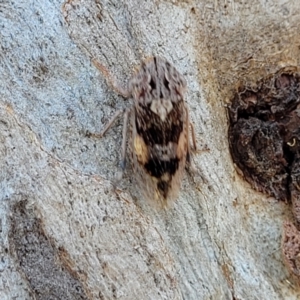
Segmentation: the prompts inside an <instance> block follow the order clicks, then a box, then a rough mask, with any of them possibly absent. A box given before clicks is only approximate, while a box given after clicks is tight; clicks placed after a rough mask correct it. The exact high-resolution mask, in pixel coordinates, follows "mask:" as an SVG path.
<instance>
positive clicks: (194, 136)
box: [190, 122, 197, 151]
mask: <svg viewBox="0 0 300 300" xmlns="http://www.w3.org/2000/svg"><path fill="white" fill-rule="evenodd" d="M190 126H191V133H192V141H193V150H194V151H197V142H196V135H195V127H194V124H193V123H191V122H190Z"/></svg>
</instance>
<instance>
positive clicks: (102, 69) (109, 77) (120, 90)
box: [82, 46, 130, 99]
mask: <svg viewBox="0 0 300 300" xmlns="http://www.w3.org/2000/svg"><path fill="white" fill-rule="evenodd" d="M82 47H83V48H84V49H85V51H86V53H87V54H88V56H89V58H90V60H91V62H92V63H93V65H94V66H95V67H96V68H97V69H98V70H99V71H100V72H101V73H102V74H103V76H104V77H105V79H106V81H107V83H108V85H109V86H110V87H111V88H112V89H113V90H114V91H115V92H116V93H117V94H119V95H121V96H122V97H123V98H125V99H127V98H129V96H130V92H129V91H128V89H125V88H123V87H122V85H121V84H119V83H117V81H116V79H115V78H114V77H113V76H112V74H111V73H110V72H109V70H108V69H107V68H106V67H105V66H104V65H103V64H101V63H100V62H99V61H98V60H97V59H96V58H95V57H94V56H93V55H92V54H91V52H90V51H89V50H88V49H87V48H86V47H84V46H82Z"/></svg>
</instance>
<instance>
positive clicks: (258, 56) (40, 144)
mask: <svg viewBox="0 0 300 300" xmlns="http://www.w3.org/2000/svg"><path fill="white" fill-rule="evenodd" d="M299 10H300V6H299V3H298V1H296V0H295V1H287V2H284V1H273V2H270V1H266V0H260V1H259V0H256V1H252V2H251V3H250V2H249V1H239V2H233V1H204V0H203V1H196V0H195V1H192V0H191V1H140V0H132V1H131V0H127V1H119V0H114V1H106V0H104V1H102V0H101V1H99V0H98V1H97V0H81V1H80V0H78V1H76V0H73V1H71V0H70V1H68V2H67V3H63V2H62V1H60V0H43V1H41V0H34V1H25V0H19V1H12V0H10V1H5V0H4V1H1V3H0V45H1V49H0V58H1V59H0V75H1V89H0V200H1V201H0V221H1V223H0V225H1V227H0V231H1V235H0V255H1V259H0V295H1V297H0V298H1V299H59V298H61V299H299V298H297V297H299V296H297V295H298V294H299V291H297V288H296V285H295V283H293V282H291V281H290V278H289V275H288V272H287V270H286V268H285V266H284V264H283V261H282V255H281V245H280V242H281V234H282V224H283V222H284V220H286V219H288V218H290V215H291V213H290V209H291V208H290V206H289V205H287V204H285V203H280V202H277V201H276V200H274V199H272V198H267V197H265V196H264V195H263V194H261V193H258V192H255V191H254V190H253V189H252V188H251V187H250V185H249V184H247V183H245V181H244V180H243V178H242V177H241V176H240V175H239V174H238V173H237V172H236V171H235V168H234V165H233V162H232V160H231V157H230V153H229V147H228V141H227V128H228V121H227V115H226V107H225V104H226V103H228V102H229V101H230V98H231V97H232V95H233V93H234V92H235V89H236V87H237V85H238V83H239V82H241V81H247V82H248V83H251V82H255V81H256V80H257V79H259V78H261V77H262V76H265V75H268V74H270V73H273V72H275V71H277V70H278V69H279V68H281V67H283V66H288V65H294V66H298V65H299V58H300V55H299V54H300V53H299V49H300V47H299V40H300V39H299V32H300V31H299V24H300V22H299V21H300V20H299V19H300V17H299ZM151 55H162V56H165V57H166V58H167V59H168V60H169V61H171V62H172V64H174V65H175V66H176V68H177V69H178V70H179V71H180V72H181V73H182V74H184V76H185V78H186V80H187V82H188V91H187V93H186V102H187V104H188V106H189V108H190V117H191V120H192V122H193V123H194V125H195V130H196V137H197V140H198V147H199V148H200V149H203V150H205V149H207V148H208V149H209V150H208V151H207V150H205V151H200V152H199V153H196V154H195V155H194V157H193V160H194V164H195V166H196V168H197V170H198V174H195V176H194V177H193V178H192V177H191V176H185V178H184V181H183V184H182V187H181V192H180V196H179V198H178V199H177V201H176V202H175V203H174V205H173V207H171V208H169V209H167V210H156V209H155V208H153V207H152V206H151V205H149V204H148V203H145V202H144V201H143V199H141V198H140V197H139V191H138V190H136V187H134V186H132V185H131V178H132V176H134V174H133V172H132V171H131V169H130V166H128V171H127V173H126V176H125V177H124V179H123V180H122V182H121V183H120V184H119V186H118V190H117V191H116V192H115V191H114V190H113V187H112V185H111V180H112V179H113V177H114V175H115V173H116V172H117V171H118V162H119V157H120V147H121V135H122V121H120V122H118V123H117V125H116V126H114V127H113V128H111V129H110V131H109V132H108V133H107V135H106V136H105V137H104V138H103V139H93V138H89V137H87V136H86V135H85V132H86V130H89V131H91V132H96V131H100V130H101V129H102V128H103V126H104V125H105V123H106V122H107V121H108V120H109V118H110V117H111V116H112V115H113V114H114V112H115V111H116V110H117V109H120V108H124V107H126V106H129V105H130V103H129V102H128V101H127V102H124V101H123V99H122V97H120V96H119V95H117V94H116V93H115V92H114V91H113V90H112V89H111V88H110V86H109V84H108V83H107V81H106V79H105V76H104V74H102V73H100V72H99V71H98V70H97V69H96V68H95V66H94V65H93V64H92V63H91V61H90V58H91V57H93V58H96V59H97V60H98V61H99V62H101V63H102V64H103V65H104V66H105V67H106V68H107V69H108V70H109V71H110V72H111V73H112V74H113V76H114V77H115V78H117V80H118V81H119V82H120V83H121V84H123V85H125V83H126V82H127V80H128V79H129V77H130V76H131V74H132V72H133V69H134V67H136V66H137V65H138V64H139V62H140V61H141V59H144V58H146V57H148V56H151ZM50 269H51V270H52V271H51V272H50ZM47 270H49V273H47ZM55 297H56V298H55Z"/></svg>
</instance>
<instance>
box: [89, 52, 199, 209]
mask: <svg viewBox="0 0 300 300" xmlns="http://www.w3.org/2000/svg"><path fill="white" fill-rule="evenodd" d="M93 62H94V63H95V66H96V67H97V68H98V69H99V70H100V71H101V72H103V74H104V75H105V76H106V77H107V79H108V80H109V81H110V83H111V85H112V86H113V87H114V89H115V90H116V91H122V93H121V94H122V95H123V96H127V95H131V96H132V97H133V100H134V104H133V106H132V108H131V109H130V110H126V112H125V117H124V128H123V143H122V161H121V166H122V167H124V166H125V148H126V143H125V141H126V138H127V117H128V115H130V123H129V128H130V135H129V143H128V144H129V148H130V150H131V160H132V165H133V168H134V172H133V173H134V178H135V179H136V181H137V183H138V185H139V187H140V189H141V191H142V192H143V194H144V196H145V197H146V198H148V199H150V200H155V201H154V202H156V203H158V204H159V206H160V207H165V206H167V205H168V202H169V200H174V199H175V198H176V197H177V194H178V190H179V188H180V185H181V180H182V177H183V173H184V169H185V166H186V160H187V157H189V156H190V153H189V150H190V147H189V136H188V132H189V125H190V121H189V114H188V108H187V106H186V104H185V102H184V98H183V95H184V91H185V89H186V81H185V79H184V77H183V76H182V75H181V74H180V73H179V72H178V71H177V70H176V69H175V68H174V66H172V65H171V64H170V63H169V62H168V61H167V60H166V59H164V58H162V57H151V58H149V59H147V60H145V61H144V62H142V64H141V66H140V67H139V68H137V69H136V71H135V73H134V75H133V76H132V77H131V79H130V80H129V84H128V90H127V91H124V90H123V89H122V88H120V87H119V86H117V85H116V84H115V83H114V82H113V80H112V77H111V76H110V75H109V73H108V72H107V70H106V69H105V68H104V67H103V66H102V65H101V64H100V63H99V62H95V60H94V59H93ZM119 115H120V113H119V112H117V113H115V115H114V117H113V119H112V120H111V121H110V122H109V123H108V125H107V126H106V127H105V128H104V130H103V131H102V133H100V134H97V135H95V134H93V135H92V136H100V137H101V136H103V134H104V133H105V132H106V131H107V129H108V128H109V127H110V126H111V125H112V124H113V122H114V121H115V119H116V118H117V117H118V116H119ZM191 128H192V133H193V141H195V138H194V136H195V135H194V132H193V126H191ZM194 146H196V145H195V143H194Z"/></svg>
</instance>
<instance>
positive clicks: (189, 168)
mask: <svg viewBox="0 0 300 300" xmlns="http://www.w3.org/2000/svg"><path fill="white" fill-rule="evenodd" d="M185 110H186V124H185V125H186V130H187V154H186V161H187V164H186V169H187V171H188V172H189V173H190V174H194V173H195V172H196V168H195V166H194V164H193V162H192V158H191V145H190V135H189V132H190V130H189V126H190V125H191V130H192V139H193V146H194V148H195V149H196V138H195V130H194V126H193V125H192V123H190V117H189V110H188V108H187V106H185Z"/></svg>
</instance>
